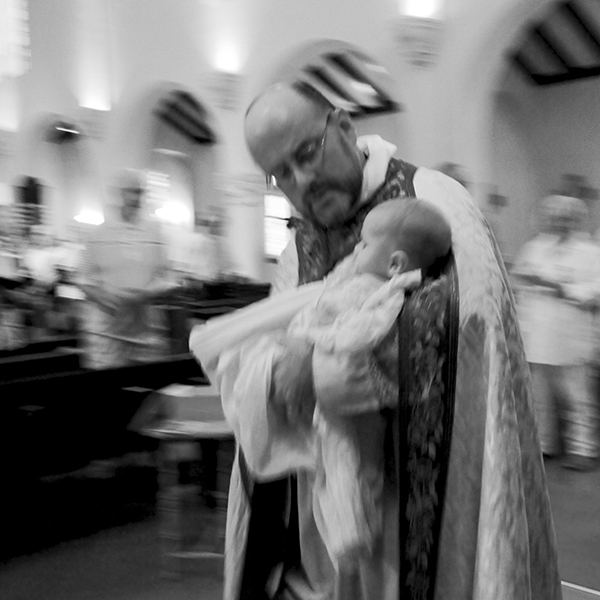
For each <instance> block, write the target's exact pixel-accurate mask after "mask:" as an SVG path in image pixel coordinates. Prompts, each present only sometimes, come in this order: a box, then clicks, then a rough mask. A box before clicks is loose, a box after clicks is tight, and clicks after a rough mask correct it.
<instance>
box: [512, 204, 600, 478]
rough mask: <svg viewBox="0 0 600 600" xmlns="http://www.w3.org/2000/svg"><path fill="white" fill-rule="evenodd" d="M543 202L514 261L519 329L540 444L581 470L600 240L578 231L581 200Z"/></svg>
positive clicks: (593, 429) (583, 214)
mask: <svg viewBox="0 0 600 600" xmlns="http://www.w3.org/2000/svg"><path fill="white" fill-rule="evenodd" d="M541 209H542V213H543V214H542V216H543V218H544V219H545V223H546V226H545V228H544V230H543V231H542V232H540V233H539V234H538V235H537V236H536V237H535V238H533V239H532V240H531V241H529V242H527V243H526V244H525V245H524V247H523V248H522V249H521V251H520V252H519V254H518V256H517V258H516V260H515V265H514V267H513V275H514V276H515V277H516V279H517V282H518V285H517V297H518V310H519V319H520V324H521V331H522V334H523V339H524V343H525V352H526V356H527V360H528V362H529V365H530V369H531V374H532V379H533V387H534V401H535V409H536V416H537V420H538V429H539V435H540V442H541V444H542V451H543V452H544V454H545V455H547V456H556V455H559V454H561V453H564V454H565V458H564V466H565V467H568V468H572V469H576V470H584V471H585V470H590V469H593V468H594V467H595V465H596V460H597V457H598V430H597V428H598V424H597V406H596V399H595V397H594V395H593V393H592V387H591V384H592V380H591V377H590V361H591V359H592V355H593V350H594V309H595V307H596V306H597V303H598V298H599V295H600V247H598V245H597V244H596V243H595V242H594V241H593V240H592V238H591V235H590V234H589V233H587V232H584V231H582V225H583V223H584V222H585V220H586V218H587V208H586V206H585V203H584V202H583V201H582V200H579V199H578V198H573V197H570V196H561V195H552V196H549V197H547V198H545V199H544V201H543V202H542V206H541ZM561 431H562V439H561V435H560V432H561Z"/></svg>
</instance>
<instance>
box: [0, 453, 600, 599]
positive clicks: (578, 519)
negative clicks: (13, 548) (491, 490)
mask: <svg viewBox="0 0 600 600" xmlns="http://www.w3.org/2000/svg"><path fill="white" fill-rule="evenodd" d="M546 468H547V475H548V487H549V492H550V497H551V501H552V507H553V512H554V517H555V526H556V534H557V540H558V545H559V560H560V571H561V578H562V579H563V580H564V581H566V582H571V583H574V584H578V585H579V586H582V587H584V588H591V589H595V590H600V569H599V568H598V567H600V511H598V508H597V507H598V506H599V504H600V469H599V470H597V471H595V472H593V473H586V474H582V473H574V472H572V471H566V470H564V469H562V468H561V467H560V464H559V463H558V462H557V461H550V462H548V463H547V464H546ZM124 481H126V482H127V483H126V484H124V485H114V483H113V482H110V481H104V482H102V481H101V480H99V481H91V482H82V481H79V482H70V483H69V482H64V483H63V485H64V486H65V487H63V490H62V491H63V492H65V491H66V492H68V497H69V498H70V500H69V504H68V505H66V506H65V505H63V506H62V509H61V508H59V507H58V506H57V505H56V504H55V503H54V502H53V500H52V497H51V495H48V498H47V500H48V501H47V502H46V503H45V507H46V508H45V511H46V512H45V513H44V514H42V515H41V516H40V518H37V519H32V520H31V521H30V524H31V528H30V529H31V530H33V531H36V536H37V538H39V540H40V542H39V543H38V544H37V546H36V544H35V543H33V541H32V540H33V538H32V539H31V540H30V541H31V542H32V543H31V544H30V551H29V552H28V553H25V554H23V555H20V556H15V557H13V558H8V557H5V560H4V562H3V563H0V598H2V600H192V599H193V600H218V599H220V597H221V590H222V577H221V570H222V563H221V561H219V560H215V559H211V560H207V561H205V562H204V563H202V564H201V563H198V562H193V563H189V564H188V566H187V569H186V573H185V574H184V576H183V577H182V578H181V579H179V580H176V581H169V580H164V579H162V578H161V577H160V575H159V569H158V565H159V547H158V541H157V540H158V535H157V526H158V522H157V517H156V514H155V510H154V491H155V490H154V488H153V485H152V478H151V476H150V473H144V474H142V475H138V477H137V479H136V477H132V476H131V473H130V474H128V475H126V474H123V478H122V482H124ZM78 486H79V487H78ZM61 496H62V494H61ZM62 497H63V499H64V496H62ZM40 500H41V498H40ZM61 504H64V503H61ZM38 506H39V504H38ZM53 511H54V512H55V514H52V513H53ZM49 516H53V517H54V519H55V526H54V527H49V526H48V525H43V523H44V521H47V519H48V517H49ZM68 523H70V524H69V525H67V524H68ZM44 546H46V547H44ZM591 598H593V596H590V595H589V594H586V593H585V592H584V591H582V590H579V589H577V588H570V589H565V600H590V599H591Z"/></svg>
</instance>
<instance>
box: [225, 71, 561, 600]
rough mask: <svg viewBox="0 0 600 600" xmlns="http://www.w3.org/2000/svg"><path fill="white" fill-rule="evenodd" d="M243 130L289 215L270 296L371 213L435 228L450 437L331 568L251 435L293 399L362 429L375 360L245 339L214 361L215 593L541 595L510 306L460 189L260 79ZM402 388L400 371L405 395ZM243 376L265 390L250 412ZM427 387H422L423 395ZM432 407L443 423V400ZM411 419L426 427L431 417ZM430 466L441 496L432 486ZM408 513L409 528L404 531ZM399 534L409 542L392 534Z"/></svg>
mask: <svg viewBox="0 0 600 600" xmlns="http://www.w3.org/2000/svg"><path fill="white" fill-rule="evenodd" d="M245 137H246V141H247V144H248V148H249V150H250V153H251V155H252V157H253V159H254V160H255V162H256V163H257V165H258V166H259V167H260V168H261V169H262V171H264V172H265V173H266V175H267V178H268V179H269V180H272V179H275V180H276V182H277V186H278V187H279V188H280V189H281V190H282V191H283V192H284V194H285V195H286V196H287V198H288V199H289V201H290V202H291V204H292V205H293V206H294V208H295V209H296V211H297V212H298V214H299V217H298V218H295V219H293V220H292V222H291V226H292V227H293V231H294V238H293V240H292V242H291V243H290V245H289V246H288V247H287V248H286V250H284V253H283V255H282V257H281V260H280V265H279V270H278V273H277V275H276V277H275V283H274V289H275V292H277V291H279V290H284V289H286V288H290V287H294V286H299V285H303V284H305V283H309V282H312V281H317V280H320V279H322V278H323V277H324V276H325V275H327V273H329V272H330V271H331V270H332V268H333V267H334V266H335V265H336V264H337V263H338V262H339V261H340V260H341V259H342V258H344V257H346V256H348V255H350V254H351V253H352V251H353V249H354V247H355V245H356V244H357V242H358V240H359V233H360V229H361V226H362V223H363V221H364V219H365V217H366V215H367V214H368V213H369V211H370V210H371V209H372V208H374V207H375V206H376V205H378V204H380V203H382V202H384V201H386V200H388V199H390V198H397V200H395V201H396V202H410V201H411V200H410V198H412V197H415V196H416V197H419V198H423V199H425V200H428V201H429V202H431V203H433V204H434V205H435V206H436V207H437V208H438V209H439V210H440V211H441V212H442V213H443V215H444V216H445V217H446V219H447V220H448V222H449V223H450V227H451V230H452V232H451V233H452V240H453V244H452V246H453V249H452V260H451V261H449V263H448V269H449V278H452V280H453V281H454V280H457V281H458V287H457V288H456V289H455V291H454V292H453V293H455V294H460V299H459V314H457V312H454V311H453V312H451V314H450V315H449V318H450V321H451V325H454V324H455V325H456V327H457V332H458V335H457V337H456V338H452V342H451V345H452V348H451V352H450V355H451V358H450V359H449V360H450V362H451V364H452V365H453V366H454V367H455V369H456V371H455V372H456V385H455V389H454V388H453V389H454V391H448V397H447V400H448V403H451V408H452V410H453V419H452V420H451V428H450V430H448V431H446V433H447V435H445V437H444V439H443V440H442V441H441V442H440V443H439V444H436V443H434V444H433V445H430V444H426V447H425V449H424V450H423V452H422V453H421V454H419V456H420V457H421V458H420V459H419V460H416V461H415V463H414V464H412V463H410V464H408V467H407V468H409V469H411V470H412V471H411V474H412V475H414V479H411V484H410V486H411V490H412V491H414V492H415V494H416V495H415V496H414V497H413V498H414V499H415V501H414V502H412V501H411V502H409V503H408V504H407V505H406V506H404V507H403V508H402V509H401V508H400V503H399V498H400V496H401V492H402V490H401V487H400V486H399V479H398V477H402V476H403V474H402V473H396V475H394V469H390V470H389V471H388V472H387V477H386V480H385V484H384V493H383V495H382V498H381V500H380V501H381V506H382V510H383V524H384V525H383V528H382V533H381V535H380V536H379V537H378V538H377V540H375V542H374V544H373V550H372V552H371V553H370V554H369V555H368V556H365V557H364V558H362V559H361V561H360V562H359V564H358V565H357V566H356V567H355V568H353V569H351V570H350V571H338V570H336V569H335V568H334V567H333V565H332V563H331V561H330V560H329V559H328V557H327V553H326V549H325V547H324V543H323V540H322V538H321V537H320V536H319V534H318V528H317V527H316V524H315V514H314V506H313V492H314V490H313V484H312V483H311V480H310V477H309V475H308V474H307V473H306V472H305V471H303V470H302V469H293V468H290V469H288V470H287V471H286V470H285V469H284V472H283V473H282V474H281V476H280V477H275V478H273V477H269V476H268V473H272V472H273V470H277V469H276V467H277V466H279V465H282V464H285V463H286V459H288V458H289V459H292V458H293V456H291V454H292V453H291V452H289V454H290V456H285V453H281V452H278V453H272V454H271V455H270V456H271V459H272V460H271V462H272V463H273V464H266V465H264V464H263V465H259V464H258V463H257V462H255V461H254V454H255V451H257V452H260V450H261V448H264V445H265V440H268V437H269V433H270V431H271V429H270V428H271V427H273V419H272V413H273V411H274V410H275V409H279V407H280V406H281V405H283V406H285V405H287V404H290V405H294V404H296V405H297V403H298V402H301V401H302V399H305V401H306V402H312V401H314V397H316V399H317V402H320V401H321V400H322V398H323V397H324V396H326V401H327V402H328V405H329V406H339V407H340V410H343V411H344V412H345V413H346V414H349V413H353V414H355V415H357V416H359V415H361V414H362V415H363V417H364V422H365V426H367V425H366V424H367V423H368V420H369V419H372V418H374V417H375V413H373V412H371V411H366V412H363V411H364V410H365V408H364V406H363V405H362V400H363V399H364V398H365V397H367V396H368V394H373V395H377V393H378V391H377V389H374V388H373V387H372V384H371V383H370V382H372V381H375V380H377V377H374V376H367V375H374V370H375V372H376V370H377V368H378V367H377V361H378V360H379V361H381V360H383V361H385V360H386V351H385V350H382V352H383V355H380V356H370V357H369V358H368V359H366V360H365V362H364V363H362V364H359V363H357V362H353V363H352V365H351V368H350V365H349V364H348V363H346V362H344V357H343V356H340V355H336V354H335V353H333V354H324V353H322V352H320V351H319V349H318V348H316V347H314V346H313V345H311V344H310V343H308V342H304V343H300V342H299V341H296V340H294V341H293V342H292V341H290V340H288V341H287V342H286V344H285V345H284V346H283V347H278V346H273V345H269V344H267V343H262V344H256V345H254V346H250V347H246V348H244V349H243V350H242V351H240V352H239V353H238V355H237V356H235V357H232V356H231V355H230V356H229V359H228V360H230V362H229V363H228V364H227V365H219V366H220V367H222V368H224V369H228V368H230V367H231V373H230V378H231V379H232V381H231V382H230V384H231V385H232V388H231V389H233V390H235V392H236V402H237V403H238V405H239V407H240V411H239V415H240V416H239V422H238V423H237V424H236V427H238V428H239V431H240V432H241V436H240V440H242V442H241V443H240V446H239V448H238V454H237V459H236V462H235V464H234V469H233V472H232V478H231V484H230V496H229V506H228V523H227V533H226V559H225V589H224V597H225V598H226V600H239V599H246V598H252V599H263V598H277V599H278V600H283V599H288V598H299V599H309V598H310V599H317V598H318V599H334V600H338V599H340V600H341V599H344V600H367V599H369V600H370V599H372V598H378V599H382V600H399V598H401V597H402V598H413V599H416V598H433V599H434V600H441V599H442V598H451V599H452V600H471V599H473V598H476V599H484V598H485V599H487V598H489V599H492V598H493V599H495V600H508V599H517V598H518V599H521V600H542V599H543V600H558V599H559V598H560V597H561V585H560V578H559V576H558V569H557V556H556V541H555V537H554V529H553V523H552V516H551V511H550V504H549V498H548V493H547V489H546V485H545V475H544V468H543V462H542V454H541V451H540V446H539V440H538V438H537V434H536V427H535V418H534V414H533V407H532V401H531V383H530V379H529V370H528V368H527V363H526V360H525V356H524V352H523V347H522V342H521V337H520V333H519V328H518V324H517V320H516V312H515V307H514V302H513V296H512V292H511V290H510V286H509V284H508V279H507V274H506V271H505V268H504V265H503V262H502V259H501V257H500V253H499V251H498V247H497V245H496V243H495V240H494V238H493V235H492V234H491V232H490V230H489V227H488V225H487V223H486V221H485V219H484V218H483V216H482V214H481V212H480V211H479V210H478V209H477V207H476V206H475V204H474V202H473V200H472V198H471V197H470V195H469V193H468V192H467V191H466V190H465V188H464V187H463V186H461V185H460V184H459V183H458V182H456V181H454V180H452V179H450V178H449V177H447V176H445V175H443V174H441V173H439V172H436V171H432V170H429V169H426V168H422V167H415V166H414V165H411V164H409V163H407V162H405V161H402V160H399V159H397V158H395V157H394V154H395V152H396V147H395V146H393V145H392V144H390V143H388V142H386V141H385V140H383V139H381V138H380V137H379V136H366V137H363V138H358V137H357V133H356V129H355V126H354V123H353V122H352V119H351V118H350V116H349V115H348V113H346V112H345V111H344V110H341V109H339V108H336V107H335V106H332V105H331V104H330V103H329V102H328V101H327V100H326V99H325V98H323V97H322V96H321V95H320V94H319V93H318V92H316V91H315V90H314V89H312V88H310V87H308V86H306V85H304V84H302V83H294V84H287V83H284V84H277V85H275V86H273V87H270V88H268V89H267V90H266V91H264V92H263V93H262V94H261V95H260V96H258V97H257V98H256V99H255V100H254V101H253V102H252V104H251V105H250V107H249V109H248V111H247V113H246V119H245ZM432 333H433V332H432ZM394 343H397V338H396V341H395V342H394V340H393V339H392V340H391V341H390V345H391V346H393V344H394ZM414 349H415V350H418V348H414ZM389 350H390V348H389V347H388V351H389ZM436 352H437V350H434V352H433V356H428V357H423V358H424V362H423V363H421V364H419V367H422V369H419V371H422V370H425V371H427V370H428V369H432V370H433V371H435V370H436V368H437V367H436V364H438V363H437V362H436V361H437V358H436ZM438 358H439V357H438ZM425 359H428V360H425ZM419 378H420V374H419V373H414V375H413V376H412V377H409V379H408V382H407V394H408V395H410V393H411V390H412V389H413V388H416V384H417V383H418V380H419ZM251 381H258V382H260V383H261V385H263V384H264V385H267V386H268V387H269V388H270V393H269V394H267V397H268V398H269V400H268V401H267V403H266V405H265V403H261V402H258V401H257V396H256V395H255V394H254V393H253V389H252V387H251V385H250V384H249V382H251ZM425 389H427V388H425ZM439 391H440V390H439V388H437V389H433V388H432V389H430V391H429V396H425V398H426V401H427V402H430V401H431V399H432V398H433V397H434V395H435V394H437V393H438V392H439ZM401 396H402V394H401ZM402 397H403V396H402ZM425 398H424V401H425ZM404 402H405V401H404V400H402V399H399V402H398V404H399V406H400V404H402V403H404ZM431 406H433V404H431ZM436 406H437V407H438V408H441V409H442V413H443V412H444V410H445V408H446V405H445V404H443V405H440V404H436ZM376 414H377V415H379V412H377V413H376ZM242 415H243V418H242ZM231 417H232V418H233V419H235V418H236V415H235V414H232V415H231ZM428 417H429V419H430V420H431V421H434V422H435V424H436V425H437V424H439V425H440V427H441V426H442V424H441V421H438V420H439V419H441V417H440V416H439V415H438V413H437V412H436V413H435V414H429V415H428ZM413 425H414V427H413V428H412V429H410V431H411V432H412V435H413V438H411V439H410V440H402V439H400V443H399V445H397V446H392V447H391V446H390V445H388V444H387V442H386V446H385V449H384V451H385V453H386V457H387V459H386V460H387V464H388V465H392V464H394V463H395V464H396V465H398V464H399V462H400V461H402V460H403V459H404V458H405V454H404V448H405V446H404V442H405V441H406V443H407V444H409V443H413V444H416V445H419V442H418V436H419V435H420V428H419V425H420V423H413ZM364 439H365V440H368V439H369V434H368V432H365V437H364ZM385 439H386V440H388V439H389V438H387V436H385ZM255 445H256V448H255ZM267 456H269V454H267ZM403 464H404V463H403ZM442 471H444V472H447V477H446V478H445V486H444V490H441V489H439V488H437V487H436V485H437V480H438V479H439V477H438V475H439V473H441V472H442ZM431 490H434V492H432V491H431ZM442 491H443V504H442V505H440V501H439V498H441V497H442ZM438 492H439V495H438ZM430 508H431V509H432V510H431V511H429V509H430ZM438 509H439V510H438ZM433 515H435V516H433ZM430 516H431V518H430ZM413 517H417V523H418V526H417V527H415V528H412V529H411V527H410V525H411V524H410V523H407V521H410V520H411V519H413ZM399 527H400V530H401V531H404V532H406V531H407V532H408V534H407V535H406V536H404V537H402V536H401V535H399V534H398V531H399Z"/></svg>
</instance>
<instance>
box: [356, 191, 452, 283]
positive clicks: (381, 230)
mask: <svg viewBox="0 0 600 600" xmlns="http://www.w3.org/2000/svg"><path fill="white" fill-rule="evenodd" d="M451 245H452V234H451V232H450V225H449V224H448V221H447V220H446V218H445V217H444V215H443V214H442V213H441V212H440V211H439V210H438V209H437V208H436V207H435V206H434V205H433V204H431V203H430V202H427V201H425V200H420V199H418V198H407V199H400V200H388V201H387V202H383V203H382V204H379V205H377V206H376V207H375V208H374V209H373V210H372V211H371V212H370V213H369V214H368V215H367V217H366V218H365V221H364V223H363V227H362V232H361V241H360V242H359V243H358V245H357V247H356V250H355V254H356V266H357V269H358V271H359V272H361V273H372V274H373V275H377V276H379V277H382V278H383V279H389V278H390V277H392V276H393V275H398V274H400V273H404V272H405V271H412V270H414V269H421V271H422V272H423V274H424V273H425V272H426V271H427V269H429V268H430V267H431V266H432V265H433V264H434V263H435V262H436V261H437V260H438V259H440V258H442V257H444V256H446V254H448V252H449V251H450V247H451Z"/></svg>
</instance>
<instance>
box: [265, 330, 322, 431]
mask: <svg viewBox="0 0 600 600" xmlns="http://www.w3.org/2000/svg"><path fill="white" fill-rule="evenodd" d="M312 357H313V344H312V343H311V342H309V341H308V340H306V339H302V338H290V339H288V340H286V344H285V351H284V353H283V354H282V355H281V356H280V357H279V359H278V360H277V362H276V363H275V364H274V365H273V373H272V376H271V394H270V404H271V408H272V409H273V411H274V412H275V414H276V415H277V416H278V417H279V418H280V419H281V420H282V421H283V422H285V423H288V424H290V425H300V424H302V425H310V423H311V422H312V415H313V412H314V409H315V402H316V399H315V391H314V385H313V369H312Z"/></svg>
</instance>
